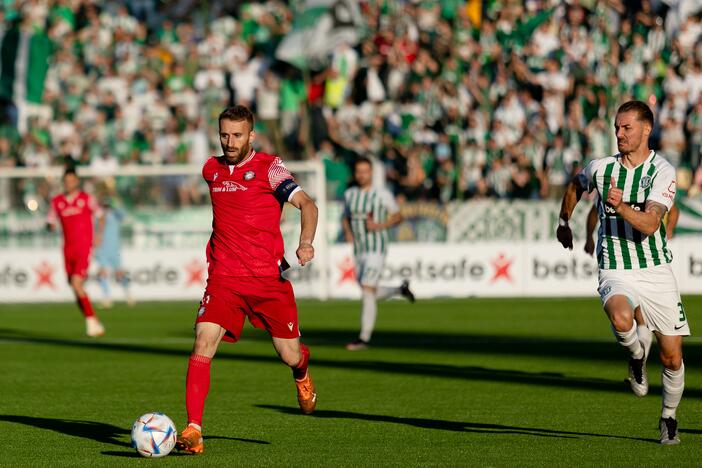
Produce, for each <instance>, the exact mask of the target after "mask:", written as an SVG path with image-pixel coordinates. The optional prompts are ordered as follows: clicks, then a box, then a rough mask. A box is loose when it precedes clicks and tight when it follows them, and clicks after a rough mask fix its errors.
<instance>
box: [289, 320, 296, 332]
mask: <svg viewBox="0 0 702 468" xmlns="http://www.w3.org/2000/svg"><path fill="white" fill-rule="evenodd" d="M294 326H295V324H294V323H293V322H288V328H289V329H290V331H293V327H294Z"/></svg>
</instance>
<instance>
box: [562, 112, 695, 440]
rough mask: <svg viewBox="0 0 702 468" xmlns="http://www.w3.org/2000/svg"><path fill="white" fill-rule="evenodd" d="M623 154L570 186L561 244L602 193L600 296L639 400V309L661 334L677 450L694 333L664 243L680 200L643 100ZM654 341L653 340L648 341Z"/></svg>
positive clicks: (644, 387) (624, 117)
mask: <svg viewBox="0 0 702 468" xmlns="http://www.w3.org/2000/svg"><path fill="white" fill-rule="evenodd" d="M614 128H615V130H616V137H617V148H618V150H619V153H618V154H616V155H614V156H610V157H606V158H602V159H596V160H594V161H592V162H590V163H589V164H588V165H587V166H586V167H585V169H584V170H583V171H582V172H581V173H580V174H578V175H577V176H576V177H575V178H574V179H573V180H572V181H571V183H570V184H569V186H568V188H567V190H566V193H565V195H564V196H563V202H562V205H561V213H560V219H559V221H558V230H557V233H556V234H557V237H558V241H559V242H560V243H561V244H562V245H563V247H565V248H568V249H572V248H573V236H572V232H571V230H570V227H569V226H568V220H569V219H570V216H571V215H572V213H573V209H574V208H575V205H576V204H577V202H578V200H579V199H580V197H581V195H582V194H583V192H585V191H588V192H591V191H592V190H597V193H598V196H599V197H598V198H599V201H598V212H599V217H600V229H599V233H598V242H597V249H596V250H597V260H598V263H599V268H600V273H599V289H598V291H599V294H600V298H601V300H602V305H603V307H604V309H605V312H606V313H607V315H608V317H609V319H610V321H611V323H612V329H613V331H614V334H615V336H616V337H617V341H618V342H619V343H620V344H621V345H622V346H624V347H625V348H627V350H628V351H629V353H630V359H629V378H630V382H631V388H632V390H633V392H634V394H636V395H637V396H644V395H646V394H647V393H648V378H647V376H646V359H647V358H648V349H649V347H650V337H649V338H648V342H647V336H646V335H647V334H646V333H644V334H642V335H641V334H637V327H636V323H635V322H634V309H636V308H637V307H640V310H641V315H642V316H643V321H644V322H645V325H646V327H647V328H648V330H650V331H652V332H653V333H654V334H655V335H656V339H657V341H658V346H659V348H660V358H661V362H662V363H663V376H662V383H663V409H662V412H661V418H660V421H659V427H660V431H661V433H660V441H661V443H662V444H677V443H679V442H680V439H679V437H678V423H677V419H676V414H675V413H676V409H677V407H678V405H679V404H680V399H681V398H682V393H683V388H684V382H685V366H684V365H683V359H682V337H683V336H688V335H689V334H690V328H689V326H688V323H687V317H686V316H685V310H684V308H683V305H682V301H681V300H680V293H679V292H678V286H677V283H676V281H675V276H674V275H673V271H672V269H671V267H670V263H671V262H672V260H673V257H672V254H671V252H670V250H669V249H668V244H667V242H666V232H665V226H664V225H663V223H662V220H663V216H664V215H665V213H666V212H667V211H668V210H669V209H670V207H671V206H672V204H673V200H674V199H675V168H674V167H673V166H672V165H671V164H670V163H668V161H666V160H665V159H664V158H663V157H662V156H661V155H660V154H657V153H656V152H655V151H652V150H650V149H649V147H648V137H649V135H650V134H651V130H652V128H653V113H652V112H651V109H650V108H649V107H648V106H647V105H646V104H645V103H643V102H641V101H629V102H626V103H625V104H623V105H622V106H621V107H619V109H618V111H617V116H616V119H615V124H614ZM649 336H650V335H649Z"/></svg>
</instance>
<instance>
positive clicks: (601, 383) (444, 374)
mask: <svg viewBox="0 0 702 468" xmlns="http://www.w3.org/2000/svg"><path fill="white" fill-rule="evenodd" d="M483 338H484V337H483ZM496 339H497V338H496ZM0 340H4V341H9V342H17V343H30V344H43V345H50V346H63V347H72V348H78V349H94V350H100V351H117V352H124V353H138V354H153V355H157V356H159V355H160V356H172V357H182V358H184V359H187V358H188V357H189V356H190V350H189V349H175V348H170V347H163V346H154V345H137V344H129V343H111V342H109V341H101V340H89V339H64V338H52V337H46V336H40V335H32V334H31V333H27V332H24V331H19V330H16V331H12V333H8V331H7V330H5V331H2V330H0ZM547 344H548V342H547ZM597 345H599V346H603V343H593V346H597ZM615 346H616V345H615ZM228 349H231V348H227V349H223V350H222V351H220V352H219V353H218V354H217V358H216V359H217V360H218V361H223V360H232V361H241V362H254V363H263V364H278V363H280V359H279V358H278V357H276V356H273V355H266V356H261V355H258V354H243V353H241V352H238V349H237V352H236V353H232V352H229V351H228ZM239 349H240V348H239ZM491 349H492V348H486V349H483V350H481V351H480V352H481V353H489V352H491ZM698 349H699V348H698ZM688 350H689V348H688ZM550 351H551V352H550V355H551V356H561V357H562V356H563V353H562V352H561V349H560V348H559V347H557V346H556V347H553V348H551V350H550ZM581 351H582V352H583V353H585V352H586V351H587V346H582V347H581ZM615 351H620V350H616V348H615ZM476 352H477V351H476ZM511 354H512V355H515V356H521V355H522V354H523V353H521V352H520V348H519V347H516V346H513V347H512V348H511ZM611 354H618V355H619V356H620V358H619V360H620V361H621V362H622V374H623V373H624V372H625V371H626V367H625V363H626V360H625V359H624V358H623V357H621V353H611ZM348 356H349V358H354V357H355V358H359V357H363V356H367V357H371V356H372V354H370V353H365V354H360V353H356V354H348ZM685 357H686V358H688V359H689V358H690V353H689V351H687V350H686V356H685ZM311 365H312V366H313V368H314V367H323V368H333V369H344V370H357V371H372V372H380V373H387V374H403V375H419V376H428V377H438V378H449V379H463V380H472V381H486V382H506V383H516V384H528V385H538V386H547V387H559V388H572V389H577V390H595V391H605V392H625V393H628V392H630V391H631V390H630V389H629V385H628V384H627V383H625V382H624V379H622V380H606V379H599V378H587V377H573V376H568V375H565V374H562V373H560V372H525V371H519V370H511V369H491V368H488V367H479V366H459V365H451V364H430V363H418V362H390V361H377V360H338V359H326V358H319V357H314V358H313V359H312V361H311ZM650 391H651V392H660V391H661V386H660V385H651V387H650ZM685 397H686V398H702V390H700V389H697V388H686V389H685Z"/></svg>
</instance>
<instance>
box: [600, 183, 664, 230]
mask: <svg viewBox="0 0 702 468" xmlns="http://www.w3.org/2000/svg"><path fill="white" fill-rule="evenodd" d="M623 195H624V191H623V190H622V189H620V188H617V186H616V183H615V181H614V178H612V180H611V181H610V188H609V190H608V192H607V203H609V204H610V205H611V206H612V207H613V208H614V211H616V212H617V214H619V215H620V216H621V217H622V218H624V221H626V222H627V223H629V224H631V226H632V227H633V228H634V229H636V230H638V231H641V232H642V233H643V234H645V235H646V236H650V235H652V234H654V233H655V232H656V231H657V230H658V228H660V226H661V221H662V220H663V215H665V212H666V211H667V207H666V206H665V205H663V204H662V203H658V202H656V201H653V200H648V201H647V202H646V208H645V211H643V212H641V211H636V210H635V209H633V208H632V207H631V206H629V205H628V204H626V203H624V202H622V197H623Z"/></svg>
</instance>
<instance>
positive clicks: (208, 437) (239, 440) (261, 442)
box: [202, 435, 271, 445]
mask: <svg viewBox="0 0 702 468" xmlns="http://www.w3.org/2000/svg"><path fill="white" fill-rule="evenodd" d="M202 438H203V439H205V440H215V439H219V440H236V441H237V442H248V443H251V444H260V445H270V444H271V443H270V442H268V441H266V440H258V439H244V438H242V437H224V436H211V435H206V436H203V437H202Z"/></svg>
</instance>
